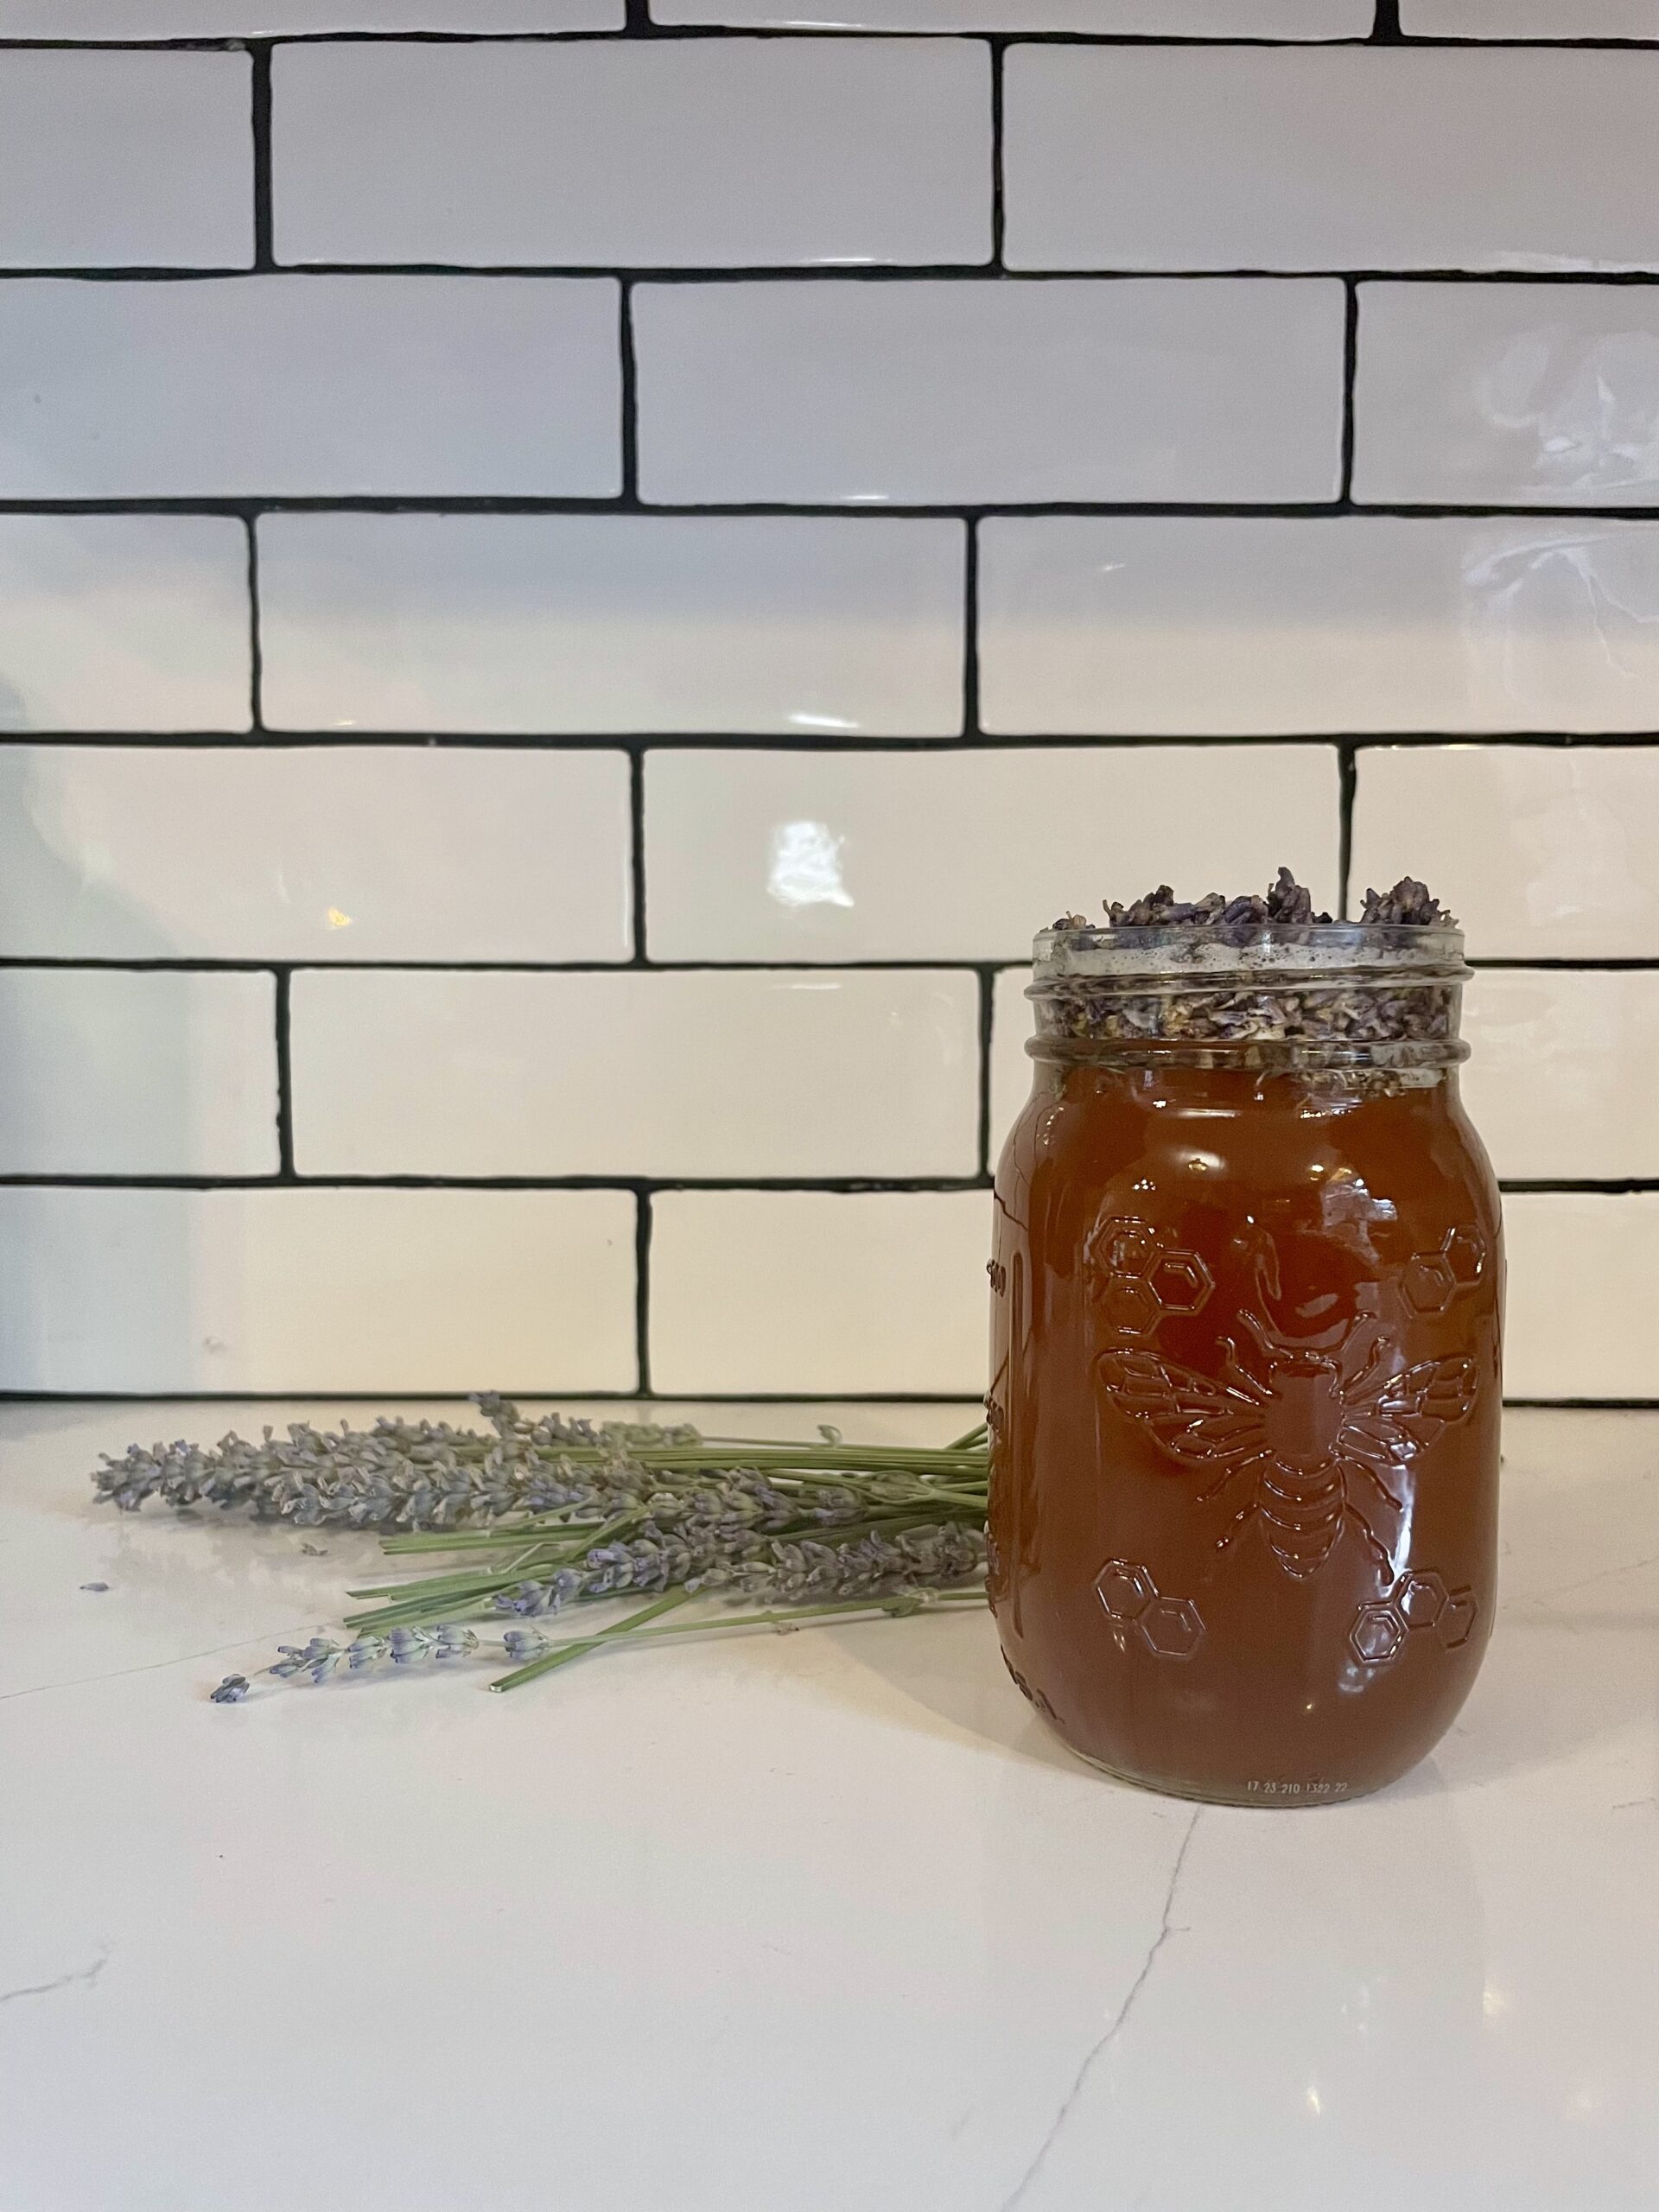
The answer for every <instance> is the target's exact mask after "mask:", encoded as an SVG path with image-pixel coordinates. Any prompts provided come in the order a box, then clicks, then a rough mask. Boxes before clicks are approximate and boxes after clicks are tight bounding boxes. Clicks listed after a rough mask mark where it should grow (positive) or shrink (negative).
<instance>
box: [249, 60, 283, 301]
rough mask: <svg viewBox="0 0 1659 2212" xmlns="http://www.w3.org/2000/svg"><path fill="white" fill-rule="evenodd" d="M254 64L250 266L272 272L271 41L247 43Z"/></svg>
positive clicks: (273, 258) (273, 261)
mask: <svg viewBox="0 0 1659 2212" xmlns="http://www.w3.org/2000/svg"><path fill="white" fill-rule="evenodd" d="M248 53H249V54H250V56H251V59H252V62H253V265H254V268H255V269H256V270H270V269H274V268H275V267H276V265H277V262H276V255H275V252H274V250H273V246H272V239H271V163H270V40H269V39H257V40H252V41H250V42H249V46H248Z"/></svg>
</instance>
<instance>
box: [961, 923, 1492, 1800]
mask: <svg viewBox="0 0 1659 2212" xmlns="http://www.w3.org/2000/svg"><path fill="white" fill-rule="evenodd" d="M1467 974H1468V970H1467V969H1465V967H1464V965H1463V939H1462V938H1461V936H1460V935H1459V932H1458V931H1455V930H1453V929H1449V928H1444V927H1434V928H1421V927H1404V926H1401V925H1392V926H1387V927H1383V926H1363V925H1357V924H1334V925H1331V924H1327V925H1319V926H1313V925H1271V926H1262V927H1256V928H1254V929H1252V930H1250V931H1248V932H1243V931H1241V932H1236V933H1232V934H1229V933H1227V932H1224V930H1222V929H1220V928H1217V927H1216V926H1214V925H1211V926H1210V927H1208V928H1200V927H1193V926H1191V925H1185V926H1181V925H1175V926H1163V927H1154V928H1137V929H1131V928H1100V929H1078V928H1073V927H1070V926H1068V927H1065V928H1063V929H1058V930H1051V931H1045V932H1044V933H1043V935H1042V936H1040V937H1039V938H1038V939H1037V943H1036V948H1035V972H1034V980H1033V985H1032V988H1031V992H1030V996H1031V998H1032V999H1033V1001H1034V1003H1035V1007H1036V1014H1037V1021H1036V1035H1035V1037H1034V1039H1033V1041H1032V1042H1031V1044H1030V1045H1029V1046H1027V1050H1028V1052H1030V1053H1031V1054H1032V1056H1033V1058H1034V1060H1035V1062H1036V1079H1035V1083H1034V1085H1033V1091H1032V1096H1031V1100H1030V1103H1029V1104H1028V1105H1027V1108H1026V1109H1025V1111H1024V1113H1023V1114H1022V1115H1021V1116H1020V1120H1019V1122H1017V1123H1016V1124H1015V1126H1014V1130H1013V1133H1012V1134H1011V1135H1010V1136H1009V1138H1008V1141H1007V1147H1006V1148H1005V1149H1004V1152H1003V1154H1002V1160H1001V1166H1000V1168H999V1170H998V1173H997V1178H996V1198H995V1257H994V1258H993V1260H992V1262H991V1266H990V1274H991V1284H992V1290H993V1300H992V1315H993V1332H992V1383H991V1389H990V1394H989V1397H988V1423H989V1428H990V1439H991V1505H990V1540H989V1558H990V1588H991V1601H992V1604H993V1606H994V1607H995V1613H996V1619H997V1625H998V1629H999V1631H1000V1633H1001V1640H1002V1649H1003V1653H1004V1656H1005V1657H1006V1659H1007V1665H1008V1669H1009V1671H1010V1672H1011V1673H1012V1675H1013V1676H1014V1681H1016V1682H1017V1683H1018V1684H1019V1686H1020V1688H1021V1689H1022V1690H1023V1691H1024V1692H1025V1694H1026V1695H1027V1697H1028V1698H1029V1699H1030V1700H1031V1701H1032V1702H1033V1705H1035V1706H1036V1707H1038V1709H1039V1711H1040V1712H1041V1713H1044V1714H1045V1715H1046V1718H1047V1719H1048V1720H1049V1721H1050V1722H1051V1723H1052V1726H1054V1727H1055V1728H1056V1729H1057V1730H1058V1732H1059V1734H1060V1735H1061V1736H1062V1737H1064V1738H1065V1741H1066V1742H1067V1743H1068V1744H1069V1745H1071V1747H1072V1749H1073V1750H1074V1751H1078V1752H1080V1753H1081V1754H1082V1755H1083V1756H1084V1758H1087V1759H1090V1760H1092V1761H1094V1762H1095V1763H1096V1764H1098V1765H1100V1766H1103V1767H1104V1768H1106V1769H1108V1770H1109V1771H1110V1772H1112V1773H1113V1774H1116V1775H1118V1776H1121V1777H1124V1778H1126V1779H1128V1780H1130V1781H1133V1782H1137V1783H1143V1784H1145V1785H1147V1787H1149V1788H1152V1789H1162V1790H1167V1791H1170V1792H1173V1793H1174V1794H1175V1795H1178V1796H1185V1797H1198V1798H1207V1799H1212V1800H1214V1801H1217V1802H1222V1803H1226V1804H1245V1805H1273V1806H1294V1805H1308V1804H1323V1803H1328V1802H1332V1801H1333V1800H1341V1799H1344V1798H1348V1797H1353V1796H1359V1795H1360V1794H1361V1793H1362V1792H1363V1791H1365V1790H1369V1789H1377V1788H1379V1787H1380V1786H1381V1785H1382V1784H1383V1783H1387V1782H1390V1781H1392V1780H1393V1779H1394V1778H1395V1777H1396V1776H1398V1775H1401V1774H1403V1773H1404V1772H1405V1771H1406V1770H1407V1769H1408V1767H1410V1766H1412V1765H1413V1764H1414V1763H1415V1762H1416V1761H1417V1760H1418V1759H1420V1758H1422V1757H1423V1756H1424V1754H1425V1753H1426V1752H1427V1751H1429V1750H1430V1748H1431V1747H1432V1746H1433V1745H1434V1744H1435V1743H1436V1742H1437V1741H1438V1739H1439V1738H1440V1736H1441V1735H1442V1734H1443V1733H1444V1732H1445V1731H1446V1728H1447V1727H1448V1726H1450V1724H1451V1722H1452V1719H1453V1717H1454V1716H1455V1714H1456V1713H1457V1712H1458V1709H1459V1707H1460V1706H1461V1705H1462V1703H1463V1701H1464V1699H1465V1697H1466V1696H1467V1695H1468V1693H1469V1689H1470V1686H1471V1683H1472V1682H1473V1681H1474V1678H1475V1675H1476V1672H1477V1671H1478V1668H1479V1665H1480V1661H1481V1656H1482V1653H1483V1650H1484V1645H1485V1643H1486V1638H1487V1636H1488V1634H1489V1632H1490V1630H1491V1622H1492V1601H1493V1580H1494V1565H1495V1558H1496V1550H1497V1465H1498V1419H1499V1397H1500V1392H1499V1326H1500V1308H1501V1300H1502V1288H1503V1258H1502V1247H1501V1243H1500V1222H1499V1206H1498V1197H1497V1185H1496V1184H1495V1183H1494V1181H1493V1179H1492V1173H1491V1166H1489V1164H1488V1161H1487V1159H1486V1155H1485V1153H1484V1149H1483V1148H1482V1146H1481V1143H1480V1141H1479V1139H1478V1136H1477V1135H1475V1132H1474V1130H1473V1128H1472V1127H1471V1124H1470V1122H1469V1121H1468V1119H1467V1118H1466V1116H1465V1114H1464V1111H1463V1109H1462V1107H1461V1105H1460V1104H1459V1098H1458V1077H1457V1067H1458V1064H1459V1061H1461V1060H1462V1059H1463V1058H1465V1055H1466V1053H1467V1051H1468V1047H1467V1046H1465V1045H1463V1044H1460V1043H1459V1039H1458V1014H1459V1001H1460V999H1461V995H1462V987H1463V983H1464V980H1465V976H1467Z"/></svg>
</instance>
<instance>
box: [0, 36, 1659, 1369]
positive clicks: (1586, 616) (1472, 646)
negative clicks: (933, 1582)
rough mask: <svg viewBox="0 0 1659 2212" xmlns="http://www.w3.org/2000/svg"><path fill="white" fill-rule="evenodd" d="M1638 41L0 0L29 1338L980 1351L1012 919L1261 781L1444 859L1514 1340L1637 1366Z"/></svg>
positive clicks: (600, 1359)
mask: <svg viewBox="0 0 1659 2212" xmlns="http://www.w3.org/2000/svg"><path fill="white" fill-rule="evenodd" d="M117 17H119V21H117ZM676 27H683V28H684V29H685V30H686V31H687V32H688V34H689V35H674V33H675V29H676ZM754 32H763V33H766V34H767V35H765V36H758V37H757V36H753V35H745V34H746V33H754ZM837 32H839V33H849V32H850V33H855V34H856V33H859V32H865V33H868V34H870V35H868V36H862V37H861V36H856V35H854V36H845V35H842V36H834V35H829V36H826V35H821V34H823V33H837ZM895 33H898V34H911V35H899V36H894V35H893V34H895ZM664 34H666V35H664ZM988 34H1000V35H1001V36H996V37H988ZM1022 34H1051V35H1052V34H1058V35H1059V37H1058V39H1056V38H1054V37H1052V36H1051V37H1049V38H1048V39H1046V40H1045V39H1038V40H1035V41H1027V40H1026V39H1025V38H1023V37H1022ZM31 40H36V41H54V43H52V44H41V45H35V46H31V45H29V44H28V43H26V41H31ZM166 41H203V42H204V43H200V44H196V45H190V44H188V43H187V44H171V45H170V44H168V43H166ZM1596 41H1632V42H1634V43H1633V45H1631V46H1630V47H1619V48H1613V47H1610V46H1606V45H1605V44H1604V45H1601V46H1598V44H1597V43H1596ZM1644 48H1645V50H1643V49H1644ZM1656 103H1659V0H1571V4H1569V0H1399V5H1398V7H1397V9H1396V7H1395V5H1394V4H1393V0H1384V4H1383V5H1382V6H1380V7H1375V6H1374V5H1373V4H1372V0H1226V4H1223V0H847V5H846V6H845V8H844V9H842V10H840V11H837V10H833V9H832V10H829V11H828V12H825V11H823V10H818V11H817V13H816V15H815V16H814V19H813V21H812V22H810V23H809V22H804V21H803V20H802V19H801V17H800V16H798V15H797V14H791V12H790V11H789V10H786V9H784V8H781V7H780V6H779V4H778V0H633V5H632V6H631V7H629V8H628V9H626V10H625V9H624V7H623V5H622V0H397V4H396V5H393V4H392V0H218V4H215V5H213V6H209V5H207V0H123V4H122V6H121V7H120V8H119V9H118V10H115V9H111V7H109V6H108V5H106V4H104V0H53V4H52V5H50V6H48V5H47V4H46V0H0V508H3V510H4V511H3V512H0V1250H3V1251H4V1253H5V1255H6V1265H5V1267H4V1268H0V1391H23V1392H38V1393H44V1394H48V1395H49V1394H54V1393H71V1392H77V1391H90V1390H96V1391H128V1392H132V1393H135V1394H137V1395H163V1394H166V1393H168V1392H177V1391H199V1392H201V1393H204V1394H207V1395H238V1394H241V1395H246V1394H249V1393H253V1394H269V1395H280V1394H283V1393H323V1392H327V1393H353V1392H356V1393H361V1394H363V1395H375V1394H390V1393H396V1392H399V1391H411V1392H413V1391H419V1392H421V1393H422V1394H423V1395H432V1394H435V1393H437V1394H441V1393H445V1392H449V1393H454V1394H460V1393H461V1392H464V1391H466V1390H468V1389H475V1388H479V1387H482V1386H485V1385H490V1384H494V1385H499V1386H501V1387H505V1388H508V1389H518V1390H521V1391H526V1392H529V1391H535V1392H538V1393H547V1394H549V1395H564V1396H569V1397H575V1396H580V1395H589V1394H594V1393H597V1394H601V1395H603V1394H618V1395H621V1394H626V1393H629V1392H632V1391H633V1390H635V1389H639V1388H642V1387H643V1388H645V1389H649V1390H654V1391H656V1392H658V1393H659V1394H663V1395H674V1396H685V1397H690V1398H693V1399H695V1398H696V1397H698V1396H703V1395H708V1396H721V1395H740V1396H741V1395H746V1394H756V1395H769V1394H777V1395H785V1396H791V1395H798V1396H815V1397H816V1396H821V1395H845V1396H850V1397H854V1398H856V1397H860V1396H880V1395H887V1394H893V1393H898V1394H902V1395H922V1396H928V1395H937V1396H938V1397H941V1398H950V1397H956V1396H963V1395H972V1394H973V1393H974V1392H975V1391H976V1389H978V1388H979V1387H980V1385H981V1383H982V1379H983V1369H984V1349H983V1347H984V1335H985V1323H984V1312H983V1307H984V1282H983V1275H982V1262H983V1258H984V1254H985V1248H986V1244H987V1241H988V1195H987V1184H988V1176H989V1171H990V1169H991V1167H992V1166H994V1164H995V1155H996V1152H997V1149H998V1147H999V1146H1000V1144H1001V1138H1002V1135H1003V1134H1004V1132H1005V1131H1006V1129H1007V1126H1008V1124H1009V1122H1010V1121H1011V1120H1012V1118H1013V1117H1014V1115H1015V1113H1016V1112H1017V1111H1018V1109H1019V1105H1020V1102H1021V1101H1022V1100H1023V1098H1024V1096H1026V1095H1027V1091H1028V1089H1029V1084H1030V1078H1031V1067H1030V1063H1029V1061H1028V1060H1027V1058H1026V1056H1025V1053H1024V1052H1023V1049H1022V1046H1023V1042H1024V1039H1025V1036H1026V1034H1027V1031H1028V1028H1029V1011H1030V1010H1029V1007H1027V1004H1026V1002H1025V1001H1024V999H1023V997H1022V995H1021V994H1022V991H1023V989H1024V986H1025V983H1026V981H1027V970H1026V967H1025V962H1026V959H1027V955H1028V951H1029V944H1030V939H1031V937H1032V934H1033V931H1034V930H1035V929H1036V928H1038V927H1039V926H1040V925H1044V924H1046V922H1048V921H1049V920H1051V919H1052V917H1053V916H1054V915H1055V914H1056V913H1058V912H1060V911H1061V910H1062V909H1063V908H1064V909H1076V908H1088V907H1090V906H1093V905H1094V904H1095V903H1096V901H1098V900H1099V899H1101V898H1102V897H1103V896H1105V895H1108V894H1116V895H1125V894H1132V893H1135V892H1139V891H1141V890H1143V889H1144V888H1146V887H1147V886H1148V885H1149V884H1150V883H1153V882H1154V881H1157V880H1169V881H1173V882H1175V883H1177V884H1179V885H1180V886H1181V887H1184V888H1187V889H1190V890H1193V891H1197V890H1203V889H1206V888H1209V887H1211V886H1212V885H1214V886H1218V887H1227V888H1232V887H1238V886H1242V885H1247V884H1250V883H1255V882H1264V881H1265V880H1267V878H1268V876H1269V875H1270V874H1271V873H1272V870H1273V869H1274V867H1275V866H1276V865H1277V864H1278V863H1279V862H1280V861H1287V862H1288V863H1290V864H1291V865H1293V866H1294V867H1295V868H1297V870H1298V872H1299V873H1300V874H1301V875H1302V876H1303V878H1304V880H1306V881H1308V882H1309V883H1310V884H1311V886H1312V887H1313V891H1314V893H1315V896H1316V898H1318V899H1320V900H1321V901H1322V902H1326V903H1330V904H1332V905H1335V904H1337V903H1338V902H1340V901H1343V900H1344V899H1345V900H1346V901H1348V902H1349V903H1350V905H1352V904H1353V903H1356V902H1357V899H1358V897H1359V894H1360V893H1361V892H1362V890H1363V888H1364V887H1365V886H1366V885H1367V884H1368V883H1370V882H1376V883H1379V884H1381V883H1383V882H1386V881H1391V880H1393V879H1394V878H1395V876H1397V875H1398V874H1401V873H1402V872H1404V871H1407V870H1409V871H1411V872H1412V873H1414V874H1421V875H1426V876H1427V877H1428V878H1429V879H1430V880H1431V881H1433V883H1434V885H1435V887H1437V888H1438V889H1440V890H1441V891H1442V892H1443V893H1444V894H1445V895H1446V897H1447V898H1449V899H1450V900H1451V901H1452V904H1453V906H1455V907H1456V908H1457V909H1458V911H1459V912H1461V913H1462V914H1463V915H1464V917H1465V920H1466V922H1467V925H1468V928H1469V944H1470V950H1471V955H1472V957H1473V959H1474V962H1475V965H1476V971H1477V972H1476V976H1475V979H1474V981H1473V982H1472V984H1471V987H1470V989H1469V994H1468V1005H1467V1022H1466V1027H1467V1033H1468V1035H1469V1037H1470V1039H1471V1042H1472V1044H1473V1046H1474V1057H1473V1058H1472V1059H1471V1063H1470V1065H1469V1067H1468V1068H1467V1070H1466V1071H1465V1075H1464V1078H1463V1081H1464V1085H1465V1096H1466V1097H1467V1099H1468V1102H1469V1104H1470V1106H1471V1110H1472V1112H1473V1113H1474V1115H1475V1116H1476V1118H1477V1120H1478V1123H1479V1125H1480V1126H1481V1127H1482V1128H1483V1129H1484V1132H1485V1135H1486V1137H1487V1140H1488V1142H1489V1145H1490V1147H1491V1152H1492V1154H1493V1157H1494V1160H1495V1164H1496V1166H1497V1171H1498V1173H1499V1175H1500V1177H1501V1178H1502V1179H1503V1181H1504V1184H1505V1186H1506V1190H1507V1192H1508V1201H1507V1202H1508V1205H1509V1210H1510V1300H1511V1309H1510V1310H1511V1330H1510V1366H1509V1385H1508V1387H1509V1389H1510V1391H1511V1392H1512V1393H1513V1394H1514V1395H1518V1396H1523V1397H1540V1398H1554V1399H1560V1398H1566V1399H1590V1400H1598V1399H1618V1400H1643V1399H1649V1400H1656V1401H1659V1352H1656V1350H1655V1345H1654V1341H1653V1338H1652V1332H1651V1331H1650V1330H1649V1328H1648V1327H1647V1325H1646V1312H1647V1306H1648V1304H1649V1302H1650V1301H1649V1300H1646V1299H1645V1297H1644V1289H1645V1286H1646V1284H1647V1283H1648V1282H1649V1281H1650V1280H1651V1279H1652V1276H1653V1274H1654V1272H1655V1268H1656V1266H1659V1117H1656V1116H1655V1115H1654V1114H1653V1112H1652V1111H1651V1107H1650V1101H1651V1099H1652V1097H1653V1096H1654V1093H1655V1090H1656V1087H1659V646H1656V645H1655V643H1654V642H1653V641H1654V639H1655V638H1656V636H1659V513H1653V512H1651V511H1653V510H1656V509H1659V305H1656V302H1659V245H1656V233H1655V232H1654V228H1653V226H1652V224H1651V222H1650V221H1649V214H1648V208H1649V200H1650V199H1651V193H1650V189H1649V185H1650V171H1651V168H1652V154H1651V150H1650V149H1651V143H1652V129H1651V116H1652V112H1653V111H1654V108H1655V105H1656ZM1614 277H1617V278H1618V279H1619V280H1620V281H1618V282H1612V281H1608V280H1609V279H1611V278H1614ZM864 509H887V510H896V511H897V512H860V510H864Z"/></svg>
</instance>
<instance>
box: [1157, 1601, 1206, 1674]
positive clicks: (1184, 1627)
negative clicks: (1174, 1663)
mask: <svg viewBox="0 0 1659 2212" xmlns="http://www.w3.org/2000/svg"><path fill="white" fill-rule="evenodd" d="M1141 1635H1142V1636H1143V1637H1145V1638H1146V1640H1147V1645H1148V1647H1149V1648H1150V1649H1152V1650H1154V1651H1155V1652H1156V1653H1157V1654H1158V1656H1159V1657H1160V1658H1161V1659H1190V1658H1191V1657H1192V1654H1193V1653H1194V1652H1195V1651H1196V1650H1197V1649H1198V1646H1199V1644H1200V1643H1203V1641H1204V1623H1203V1621H1202V1620H1201V1619H1200V1618H1198V1607H1197V1606H1196V1605H1194V1604H1193V1603H1192V1599H1189V1598H1154V1599H1153V1601H1152V1603H1151V1604H1150V1605H1148V1606H1147V1609H1146V1611H1144V1612H1143V1613H1142V1614H1141Z"/></svg>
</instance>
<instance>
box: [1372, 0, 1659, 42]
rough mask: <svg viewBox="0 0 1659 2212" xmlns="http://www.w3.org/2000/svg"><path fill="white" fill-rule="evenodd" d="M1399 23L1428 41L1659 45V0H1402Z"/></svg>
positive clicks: (1403, 28) (1403, 27)
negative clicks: (1588, 40) (1603, 41)
mask: <svg viewBox="0 0 1659 2212" xmlns="http://www.w3.org/2000/svg"><path fill="white" fill-rule="evenodd" d="M1400 24H1401V28H1402V30H1405V31H1408V32H1410V33H1413V34H1415V35H1421V36H1422V37H1425V38H1541V39H1560V38H1635V39H1647V40H1659V0H1400Z"/></svg>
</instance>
